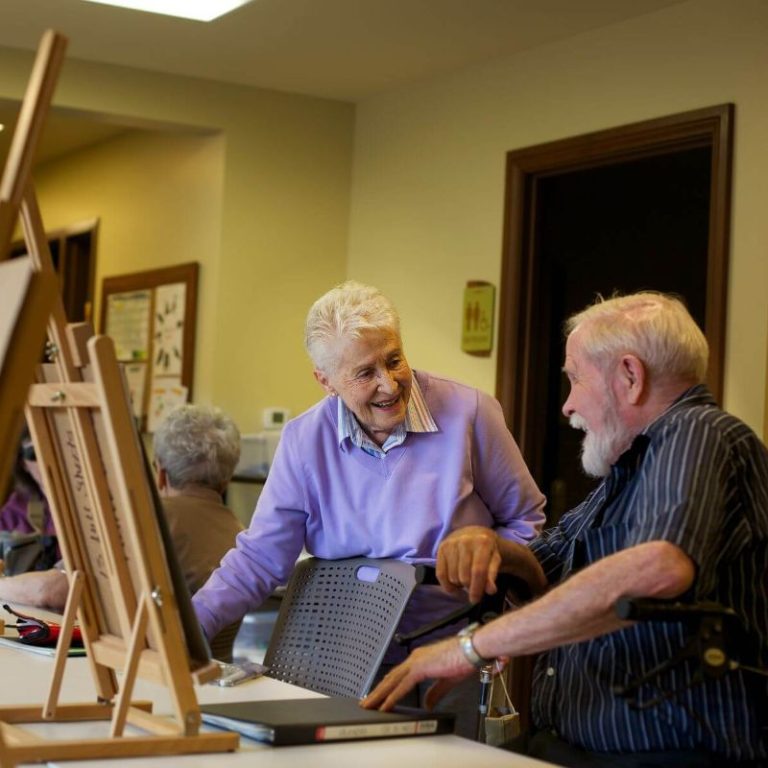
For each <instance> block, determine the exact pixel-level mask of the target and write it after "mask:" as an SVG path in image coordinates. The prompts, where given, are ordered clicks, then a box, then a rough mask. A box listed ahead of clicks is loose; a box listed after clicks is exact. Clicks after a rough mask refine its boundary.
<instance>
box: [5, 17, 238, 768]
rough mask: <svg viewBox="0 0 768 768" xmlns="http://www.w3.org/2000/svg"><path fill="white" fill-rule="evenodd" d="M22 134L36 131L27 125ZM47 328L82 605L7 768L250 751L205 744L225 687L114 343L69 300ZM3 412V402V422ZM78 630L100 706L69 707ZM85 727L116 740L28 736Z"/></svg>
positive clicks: (38, 434)
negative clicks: (199, 694) (213, 706)
mask: <svg viewBox="0 0 768 768" xmlns="http://www.w3.org/2000/svg"><path fill="white" fill-rule="evenodd" d="M64 46H65V40H64V38H62V37H61V36H59V35H56V34H54V33H51V32H49V33H46V35H45V37H44V38H43V42H42V44H41V47H40V50H39V52H38V59H37V62H36V64H35V70H34V73H42V74H41V75H40V77H39V78H38V77H37V76H36V75H35V74H34V73H33V78H32V81H31V83H30V87H29V89H28V91H27V95H26V97H25V103H24V108H23V110H25V109H28V108H29V110H30V112H31V114H32V115H33V118H34V119H33V121H32V123H33V124H35V125H37V124H39V123H40V122H41V121H42V118H43V116H44V114H45V112H46V110H47V108H48V105H49V103H50V95H51V93H52V91H53V84H54V82H55V79H56V76H57V74H58V70H59V69H60V65H61V61H62V58H63V50H64ZM30 102H31V104H32V106H31V107H30ZM19 129H20V130H22V132H24V131H25V130H26V129H25V127H24V124H23V123H22V121H21V120H20V122H19ZM15 138H16V137H14V139H15ZM24 138H25V149H24V151H23V152H22V155H23V157H24V161H23V162H19V163H14V164H12V165H11V173H12V174H13V175H14V176H16V177H19V176H20V177H21V178H17V179H16V181H15V184H14V188H15V189H16V188H21V190H22V193H21V194H20V197H19V203H18V210H19V211H20V214H21V220H22V225H23V229H24V237H25V240H26V243H27V247H28V250H29V253H30V257H31V259H32V263H33V264H34V267H35V270H36V272H37V273H39V274H40V275H42V276H44V278H43V279H44V280H46V279H48V278H53V279H54V281H55V275H54V272H53V266H52V263H51V258H50V253H49V251H48V244H47V240H46V238H45V233H44V228H43V225H42V221H41V218H40V213H39V211H38V207H37V201H36V199H35V195H34V190H33V188H32V185H31V183H30V181H29V179H28V175H29V164H30V163H29V157H30V155H31V152H32V151H33V147H34V140H35V138H36V136H35V135H32V134H31V133H27V134H26V136H25V137H24ZM6 173H7V171H6ZM3 216H5V218H4V219H3V220H0V227H4V228H8V227H11V226H12V221H11V220H10V219H8V217H7V214H3ZM4 232H5V230H4V229H0V234H2V235H3V236H4ZM46 317H47V320H48V323H47V327H48V338H49V342H50V344H51V345H52V348H53V349H54V363H53V364H47V365H45V366H39V367H38V370H37V373H36V375H35V381H36V383H33V384H32V386H31V388H30V389H29V396H28V403H27V409H26V417H27V423H28V425H29V428H30V432H31V434H32V439H33V441H34V443H35V448H36V452H37V455H38V462H39V464H40V467H41V470H42V475H43V480H44V485H45V491H46V496H47V498H48V501H49V504H50V507H51V511H52V513H53V517H54V520H55V523H56V529H57V532H58V535H59V542H60V546H61V549H62V554H63V556H64V561H65V563H66V566H67V572H68V574H69V578H70V591H69V597H68V600H67V605H66V608H65V611H64V617H63V620H62V632H61V636H60V640H59V644H58V646H57V653H56V657H55V662H54V672H53V676H52V680H51V685H50V688H49V691H48V696H47V699H46V701H45V703H44V704H43V705H42V706H39V707H34V706H33V707H30V706H4V707H0V768H9V767H10V766H16V765H17V764H19V763H23V762H29V761H46V760H68V759H70V760H73V759H89V758H106V757H129V756H139V755H171V754H184V753H200V752H222V751H232V750H234V749H236V748H237V745H238V737H237V735H236V734H230V733H204V734H201V733H200V722H201V721H200V711H199V707H198V704H197V698H196V696H195V692H194V684H195V683H202V682H206V681H208V680H212V679H214V678H215V677H217V676H218V673H219V671H218V666H217V665H216V664H215V663H212V662H211V661H210V660H209V659H208V656H207V653H206V652H205V650H203V652H202V653H199V652H197V653H196V654H195V655H196V658H193V657H192V656H191V655H190V652H189V648H190V647H191V645H190V639H191V640H195V637H194V634H195V631H197V632H198V633H199V627H197V625H196V623H194V622H190V621H187V623H186V626H182V620H181V619H180V613H181V615H184V613H185V611H187V612H188V611H189V610H190V606H189V598H188V595H187V594H186V592H185V590H184V589H179V587H178V584H176V585H174V583H173V581H172V573H171V570H172V569H171V570H169V561H168V560H167V557H166V555H167V553H166V550H165V548H164V547H163V543H162V540H161V530H160V527H161V525H160V524H161V520H160V518H159V516H158V510H157V506H156V497H155V496H154V495H153V493H152V486H151V480H150V479H149V477H148V474H147V471H146V466H145V463H144V459H143V455H142V452H141V446H140V443H139V436H138V434H137V431H136V428H135V425H134V422H133V419H132V416H131V410H130V405H129V400H128V394H127V388H126V386H125V382H124V380H123V377H122V372H121V371H120V368H119V366H118V363H117V360H116V357H115V352H114V346H113V343H112V341H111V339H109V338H108V337H106V336H98V337H93V336H92V334H91V330H90V328H89V327H88V326H86V325H85V324H80V325H69V326H68V325H67V324H66V318H65V316H64V310H63V305H62V302H61V298H60V297H59V296H58V295H57V297H56V299H55V301H54V304H53V309H52V311H51V313H50V315H49V316H46ZM0 392H2V395H3V398H5V393H4V392H3V391H2V390H0ZM5 409H6V403H5V399H4V400H3V401H2V402H0V411H5ZM171 554H172V553H171ZM76 617H77V619H78V620H79V624H80V628H81V631H82V633H83V637H84V642H85V645H86V650H87V656H88V662H89V664H90V669H91V672H92V676H93V680H94V685H95V688H96V700H95V702H93V703H78V704H61V703H59V701H58V698H59V692H60V688H61V682H62V677H63V674H64V668H65V665H66V663H67V652H68V650H69V645H70V641H71V635H72V628H73V625H74V622H75V618H76ZM118 671H121V672H122V682H121V684H120V685H118V677H117V672H118ZM139 678H141V679H146V680H149V681H152V682H155V683H158V684H160V685H162V686H165V687H166V688H167V690H168V693H169V695H170V699H171V702H172V708H173V715H172V717H161V716H157V715H153V714H152V713H151V704H150V703H148V702H134V701H132V700H131V697H132V692H133V688H134V684H135V682H136V680H137V679H139ZM77 720H109V721H110V723H111V725H110V733H109V735H108V736H105V737H104V738H96V739H87V740H77V741H74V740H72V741H70V740H61V739H56V740H46V739H44V738H41V737H39V736H37V735H36V734H33V733H31V732H30V731H28V730H25V729H23V728H22V727H21V726H20V725H19V724H21V723H31V722H41V721H53V722H56V721H77ZM126 725H131V726H135V727H136V728H139V729H141V731H142V732H143V733H142V735H138V736H134V735H126V734H125V727H126Z"/></svg>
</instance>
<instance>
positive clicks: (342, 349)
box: [193, 281, 544, 734]
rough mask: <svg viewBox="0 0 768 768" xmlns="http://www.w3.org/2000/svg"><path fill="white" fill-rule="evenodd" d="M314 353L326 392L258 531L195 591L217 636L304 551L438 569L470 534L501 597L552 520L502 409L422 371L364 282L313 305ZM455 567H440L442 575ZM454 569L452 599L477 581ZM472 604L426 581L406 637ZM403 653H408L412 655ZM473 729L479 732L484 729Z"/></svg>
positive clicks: (257, 519)
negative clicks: (450, 542) (503, 572)
mask: <svg viewBox="0 0 768 768" xmlns="http://www.w3.org/2000/svg"><path fill="white" fill-rule="evenodd" d="M305 346H306V349H307V352H308V353H309V356H310V358H311V360H312V363H313V364H314V376H315V379H316V380H317V381H318V383H319V384H320V385H321V386H322V388H323V389H324V390H325V392H326V394H327V397H325V398H324V399H323V400H322V401H321V402H320V403H318V404H317V405H315V406H314V407H312V408H310V409H309V410H308V411H306V412H305V413H303V414H302V415H300V416H298V417H297V418H295V419H293V420H292V421H290V422H288V424H287V425H286V426H285V428H284V430H283V434H282V436H281V438H280V442H279V444H278V447H277V451H276V454H275V458H274V461H273V463H272V465H271V467H270V470H269V476H268V477H267V481H266V484H265V486H264V489H263V491H262V493H261V495H260V497H259V500H258V503H257V505H256V511H255V512H254V515H253V518H252V521H251V524H250V527H249V528H248V530H247V531H246V532H245V533H243V534H242V535H240V536H238V538H237V546H236V548H235V549H233V550H232V551H231V552H229V553H228V554H227V555H226V556H225V557H224V559H223V560H222V564H221V567H220V568H219V569H218V570H216V571H214V573H213V575H212V576H211V578H210V580H209V581H208V583H207V584H205V586H204V587H203V588H202V589H201V590H200V591H199V592H197V593H196V594H195V596H194V598H193V604H194V606H195V610H196V612H197V615H198V618H199V619H200V621H201V624H202V626H203V630H204V632H205V634H206V635H207V636H208V637H212V636H213V635H215V634H216V633H217V632H219V631H220V629H221V627H223V626H225V625H226V624H228V623H230V622H232V621H236V620H239V619H241V618H242V616H243V615H244V614H245V613H246V612H248V611H251V610H254V609H255V608H257V607H258V606H259V605H260V604H261V603H262V602H263V601H264V600H265V599H266V598H267V597H268V596H269V595H270V593H271V592H272V590H273V589H274V588H275V587H276V586H278V585H281V584H285V583H286V582H287V581H288V578H289V577H290V575H291V571H292V570H293V567H294V564H295V562H296V559H297V558H298V556H299V554H300V552H301V550H302V547H305V548H306V550H307V551H308V552H309V553H310V554H312V555H314V556H315V557H320V558H326V559H331V560H338V559H342V558H349V557H370V558H394V559H398V560H403V561H406V562H409V563H424V564H427V565H435V563H436V561H437V560H438V547H439V545H440V542H441V541H442V539H443V538H444V537H445V536H447V535H448V534H449V533H451V532H452V531H455V530H456V529H459V528H460V529H462V530H461V545H460V546H457V547H456V548H454V549H452V550H451V551H450V553H451V554H452V555H455V556H456V557H457V558H462V559H464V558H466V559H467V560H468V561H469V562H471V563H472V564H473V567H474V570H475V572H476V573H477V574H479V576H478V577H477V579H476V580H475V583H473V584H472V585H471V586H472V589H471V590H470V599H472V600H473V601H477V600H479V599H480V597H481V596H482V594H483V592H484V591H485V590H488V591H494V590H495V584H494V581H495V577H496V571H497V569H498V566H499V563H500V562H501V559H502V555H504V554H505V553H507V550H508V549H509V547H510V545H511V544H512V543H514V542H523V543H525V542H527V541H529V540H530V539H531V538H533V536H534V535H535V534H536V532H537V531H538V529H539V528H540V527H541V524H542V523H543V521H544V515H543V512H542V508H543V506H544V497H543V496H542V494H541V493H540V491H539V489H538V488H537V487H536V484H535V483H534V481H533V479H532V477H531V475H530V473H529V472H528V469H527V467H526V466H525V463H524V462H523V459H522V456H521V455H520V451H519V449H518V447H517V445H516V444H515V441H514V439H513V438H512V435H511V434H510V433H509V430H508V429H507V426H506V424H505V422H504V416H503V414H502V411H501V407H500V406H499V404H498V402H497V401H496V400H494V399H493V398H492V397H490V396H489V395H487V394H485V393H483V392H480V391H479V390H477V389H473V388H472V387H468V386H465V385H463V384H458V383H457V382H454V381H450V380H448V379H444V378H440V377H438V376H433V375H431V374H428V373H425V372H422V371H417V372H413V371H412V370H411V368H410V366H409V365H408V361H407V360H406V358H405V353H404V352H403V343H402V341H401V338H400V321H399V318H398V316H397V312H396V310H395V308H394V307H393V306H392V304H391V303H390V302H389V300H388V299H386V298H385V297H384V296H383V295H382V294H381V293H380V292H379V291H378V290H377V289H376V288H373V287H370V286H366V285H362V284H360V283H356V282H353V281H350V282H347V283H344V284H343V285H340V286H338V287H336V288H334V289H332V290H331V291H329V292H328V293H326V294H325V295H324V296H322V297H321V298H320V299H318V300H317V301H316V302H315V304H314V305H313V306H312V307H311V309H310V311H309V314H308V317H307V322H306V329H305ZM512 559H514V555H512ZM444 572H446V570H445V568H444V565H443V563H438V576H440V575H441V574H442V573H444ZM451 574H452V578H451V580H450V581H445V582H443V583H444V584H445V585H446V586H447V587H449V588H450V589H451V590H452V591H454V592H458V591H461V590H462V589H463V588H469V587H470V580H469V579H468V578H467V579H465V578H462V576H461V575H460V574H458V573H457V570H456V569H455V568H454V569H452V570H451ZM522 575H524V576H525V577H527V578H528V579H529V580H530V581H531V582H532V586H534V588H535V587H537V586H542V585H543V583H544V576H543V573H541V571H540V569H539V568H538V566H536V567H535V568H534V569H532V570H531V571H530V573H527V572H524V573H523V574H522ZM465 602H466V595H463V594H462V595H461V596H460V597H459V596H457V595H453V594H449V593H448V592H446V591H444V590H442V589H440V588H439V587H435V586H433V587H417V589H416V593H415V594H414V597H413V598H412V599H411V602H410V604H409V606H408V609H407V610H406V614H405V616H404V620H403V622H402V623H401V627H400V628H401V631H408V629H409V628H413V627H415V626H421V625H422V624H424V623H426V622H428V621H431V620H433V619H434V618H437V617H442V616H444V615H446V614H447V613H448V612H450V611H451V610H453V609H455V608H456V607H457V605H461V604H463V603H465ZM449 631H450V630H449ZM391 650H392V651H394V650H397V651H400V655H399V658H403V656H404V653H403V652H402V650H401V649H391ZM389 658H390V659H392V658H394V655H393V654H392V653H390V657H389ZM386 661H387V660H385V662H386ZM476 709H477V707H476V706H475V707H474V711H473V712H471V714H470V716H471V717H475V716H476ZM466 732H467V733H469V734H474V728H473V726H472V725H469V726H468V728H467V729H466Z"/></svg>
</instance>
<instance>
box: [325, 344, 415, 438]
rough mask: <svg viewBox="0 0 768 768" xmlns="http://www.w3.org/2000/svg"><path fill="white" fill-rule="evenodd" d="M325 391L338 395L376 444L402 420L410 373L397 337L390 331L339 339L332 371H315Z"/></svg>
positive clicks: (409, 394) (410, 380) (408, 397)
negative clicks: (356, 337)
mask: <svg viewBox="0 0 768 768" xmlns="http://www.w3.org/2000/svg"><path fill="white" fill-rule="evenodd" d="M315 377H316V378H317V380H318V381H319V382H320V384H321V385H322V386H323V387H324V389H325V390H326V392H329V393H330V394H337V395H338V396H339V397H340V398H341V399H342V400H343V401H344V405H346V406H347V408H349V410H350V411H352V413H354V414H355V417H356V418H357V420H358V422H359V423H360V426H361V427H362V428H363V430H364V431H365V433H366V434H367V435H368V436H369V437H370V438H371V439H372V440H373V441H374V442H375V443H377V445H383V444H384V441H385V440H386V439H387V437H389V435H390V434H391V432H392V431H393V430H394V429H395V428H396V427H397V426H398V425H400V424H402V423H403V421H405V413H406V407H407V405H408V400H409V399H410V397H411V385H412V373H411V369H410V367H409V366H408V361H407V360H406V359H405V355H404V354H403V350H402V342H401V341H400V337H399V336H398V335H397V334H395V333H392V332H391V331H370V332H368V333H364V334H363V335H362V336H361V337H360V338H358V339H354V338H349V339H342V340H341V341H339V343H338V345H337V347H336V354H335V360H334V364H333V370H332V372H330V373H325V372H323V371H319V370H318V371H315Z"/></svg>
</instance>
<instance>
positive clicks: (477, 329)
mask: <svg viewBox="0 0 768 768" xmlns="http://www.w3.org/2000/svg"><path fill="white" fill-rule="evenodd" d="M495 297H496V288H495V286H494V285H492V284H491V283H487V282H485V281H483V280H469V281H467V286H466V288H465V289H464V304H463V307H462V322H461V349H462V351H464V352H467V353H468V354H470V355H478V356H481V357H487V356H488V355H490V354H491V350H492V349H493V310H494V300H495Z"/></svg>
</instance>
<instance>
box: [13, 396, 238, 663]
mask: <svg viewBox="0 0 768 768" xmlns="http://www.w3.org/2000/svg"><path fill="white" fill-rule="evenodd" d="M239 459H240V433H239V431H238V429H237V427H236V426H235V423H234V422H233V421H232V419H230V418H229V417H228V416H226V415H225V414H223V413H222V412H221V411H219V410H218V409H214V408H209V407H205V406H199V405H183V406H181V407H179V408H176V409H174V410H173V411H171V413H169V414H168V416H167V417H166V419H165V420H164V421H163V422H162V423H161V424H160V426H159V427H158V429H157V431H156V432H155V434H154V468H155V473H156V474H155V480H156V483H157V487H158V490H159V492H160V497H161V499H162V503H163V510H164V512H165V516H166V520H167V522H168V528H169V530H170V533H171V539H172V540H173V543H174V548H175V551H176V557H177V558H178V561H179V564H180V566H181V570H182V573H183V575H184V580H185V582H186V584H187V586H188V588H189V591H190V593H192V594H194V592H196V591H197V590H198V589H199V588H200V587H201V586H202V585H203V584H204V583H205V581H206V580H207V579H208V577H209V576H210V574H211V572H212V571H213V570H214V569H215V568H216V567H217V566H218V564H219V561H220V560H221V558H222V557H223V556H224V554H225V553H226V552H227V551H229V549H230V548H231V547H232V546H233V545H234V542H235V537H236V536H237V534H238V533H239V532H240V531H241V530H242V525H240V522H239V521H238V519H237V518H236V517H235V515H234V514H233V512H232V511H231V510H230V509H229V508H228V507H226V506H225V505H224V501H223V494H224V492H225V490H226V488H227V485H228V484H229V481H230V480H231V478H232V474H233V473H234V471H235V466H236V465H237V462H238V461H239ZM68 589H69V584H68V581H67V576H66V573H65V572H64V571H63V570H61V569H60V568H52V569H50V570H47V571H35V572H30V573H23V574H19V575H18V576H9V577H7V578H2V579H0V600H5V601H9V602H15V603H23V604H25V605H32V606H37V607H41V608H50V609H52V610H63V608H64V604H65V602H66V599H67V592H68ZM239 626H240V622H239V621H237V622H234V623H231V624H229V625H228V626H226V627H223V628H222V629H221V631H220V632H219V633H218V634H217V635H216V636H215V637H214V638H213V639H212V640H211V652H212V654H213V657H214V658H216V659H219V660H221V661H231V660H232V646H233V644H234V640H235V635H236V634H237V630H238V627H239Z"/></svg>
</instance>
